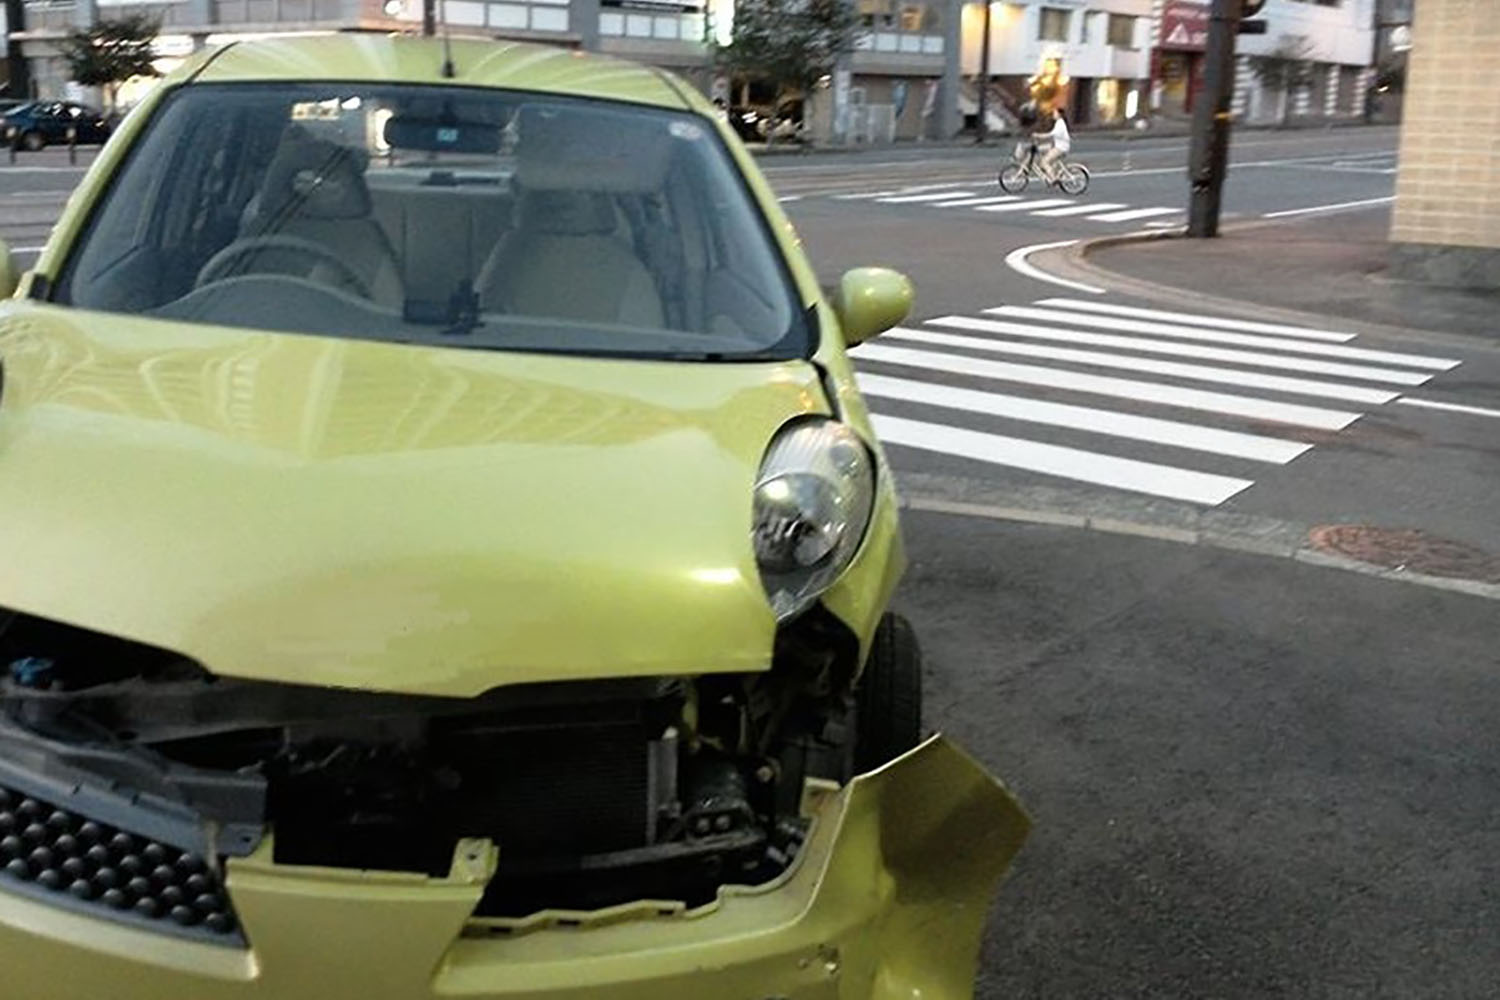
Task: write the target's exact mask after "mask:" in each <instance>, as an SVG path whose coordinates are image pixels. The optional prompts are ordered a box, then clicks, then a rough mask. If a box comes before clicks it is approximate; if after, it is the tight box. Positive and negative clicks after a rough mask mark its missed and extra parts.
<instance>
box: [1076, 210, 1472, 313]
mask: <svg viewBox="0 0 1500 1000" xmlns="http://www.w3.org/2000/svg"><path fill="white" fill-rule="evenodd" d="M1389 231H1390V211H1389V208H1385V209H1380V210H1375V211H1365V212H1350V213H1345V214H1341V215H1324V216H1320V217H1317V218H1308V219H1306V220H1301V221H1298V222H1294V223H1281V224H1275V225H1269V224H1255V225H1251V226H1244V227H1239V228H1236V227H1234V226H1232V225H1231V226H1228V227H1226V228H1225V230H1224V231H1223V235H1221V236H1220V237H1219V238H1218V239H1213V240H1189V239H1186V238H1181V237H1175V236H1174V237H1172V238H1166V239H1153V240H1149V241H1138V242H1121V241H1117V242H1106V243H1101V244H1096V245H1095V246H1093V247H1091V248H1087V249H1086V250H1085V251H1084V252H1085V255H1086V259H1087V263H1088V265H1090V266H1091V267H1092V268H1093V269H1097V270H1102V271H1106V272H1111V273H1113V274H1115V275H1120V276H1123V277H1124V278H1126V279H1130V280H1134V281H1137V282H1149V283H1151V284H1153V285H1158V286H1166V287H1168V288H1173V289H1181V290H1184V291H1188V292H1194V293H1197V294H1200V295H1210V296H1214V297H1218V298H1227V299H1238V300H1241V301H1243V302H1246V303H1251V304H1254V305H1257V306H1263V307H1267V308H1276V309H1293V310H1297V311H1300V312H1309V313H1318V314H1321V315H1324V316H1337V317H1344V318H1347V319H1349V320H1353V321H1359V322H1365V323H1376V324H1380V325H1382V326H1391V327H1402V328H1405V329H1410V330H1432V331H1438V332H1442V333H1458V334H1470V335H1474V336H1487V337H1500V319H1497V313H1500V295H1493V294H1485V293H1480V292H1463V291H1457V290H1454V289H1445V288H1434V287H1432V286H1429V285H1422V284H1413V283H1407V282H1398V281H1395V280H1393V279H1391V278H1389V277H1387V274H1386V266H1387V258H1386V254H1387V247H1388V244H1387V242H1386V240H1387V235H1388V233H1389Z"/></svg>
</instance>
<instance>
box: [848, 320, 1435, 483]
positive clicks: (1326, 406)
mask: <svg viewBox="0 0 1500 1000" xmlns="http://www.w3.org/2000/svg"><path fill="white" fill-rule="evenodd" d="M1083 320H1093V321H1095V322H1094V324H1093V326H1092V327H1091V326H1090V325H1089V324H1088V323H1086V322H1083ZM1075 327H1076V328H1075ZM1355 339H1357V337H1356V335H1355V334H1352V333H1348V332H1346V331H1337V330H1320V329H1316V328H1311V327H1299V326H1292V325H1287V324H1274V323H1266V322H1261V321H1250V320H1239V319H1235V318H1233V317H1223V316H1212V315H1200V314H1196V313H1189V312H1182V311H1176V310H1162V309H1148V308H1144V307H1138V306H1127V305H1122V304H1116V303H1113V302H1108V301H1104V302H1101V301H1097V300H1074V299H1067V298H1051V299H1043V300H1040V301H1038V302H1035V303H1032V304H1031V305H1029V306H998V307H995V308H992V309H987V310H984V311H983V314H982V315H979V316H969V315H948V316H938V317H934V318H932V319H929V320H927V321H925V323H923V324H921V325H917V326H904V327H897V328H896V329H894V330H891V331H888V332H887V333H886V334H885V335H884V336H883V337H882V338H881V339H880V340H879V341H876V342H872V343H866V344H862V345H860V346H859V347H857V348H855V349H854V350H853V351H852V352H851V355H852V357H853V358H854V359H855V362H856V365H857V368H858V375H857V380H858V383H859V386H860V390H861V391H862V392H863V393H864V395H865V396H866V398H867V399H868V401H869V406H870V410H871V413H872V415H873V420H874V424H875V428H876V432H877V433H878V434H879V435H880V437H881V439H882V440H883V441H884V442H885V443H886V444H888V445H892V446H894V447H897V448H908V449H914V450H916V451H919V452H924V453H928V454H941V455H946V456H950V457H953V458H958V459H961V460H966V461H972V462H979V463H983V464H986V465H991V466H999V467H1005V468H1010V469H1015V470H1019V471H1023V472H1030V473H1036V474H1040V475H1045V476H1051V477H1058V478H1062V479H1067V480H1071V481H1075V482H1082V483H1087V484H1090V485H1095V486H1102V487H1108V488H1113V489H1122V490H1128V491H1131V492H1135V493H1142V494H1147V495H1151V496H1157V497H1163V498H1168V499H1173V500H1179V501H1186V502H1189V503H1194V504H1199V505H1204V506H1215V505H1218V504H1221V503H1224V502H1225V501H1226V500H1228V499H1230V498H1232V497H1234V496H1237V495H1239V494H1240V493H1242V492H1243V491H1244V490H1245V489H1247V488H1249V487H1250V486H1252V485H1254V478H1253V476H1254V474H1255V472H1254V470H1255V469H1257V468H1259V469H1264V468H1265V467H1266V466H1273V467H1274V466H1285V465H1287V464H1289V463H1291V462H1293V461H1294V460H1296V459H1298V458H1300V457H1301V456H1303V455H1305V454H1306V453H1308V452H1310V451H1312V450H1313V449H1314V445H1313V444H1312V443H1310V442H1309V441H1306V440H1299V437H1306V436H1307V434H1308V433H1309V432H1330V431H1333V432H1336V431H1340V430H1343V429H1345V428H1347V427H1349V426H1350V425H1352V424H1353V423H1354V422H1356V421H1357V420H1359V418H1360V417H1361V416H1364V415H1365V414H1366V413H1368V412H1370V410H1372V409H1373V408H1375V407H1378V406H1382V405H1385V404H1386V403H1391V402H1404V401H1405V400H1404V399H1402V398H1401V393H1402V391H1404V390H1405V389H1406V388H1407V387H1411V386H1418V385H1423V384H1425V383H1427V382H1429V381H1430V380H1432V379H1434V378H1437V377H1438V376H1439V375H1440V374H1441V373H1442V372H1445V371H1451V370H1452V369H1454V368H1456V367H1458V365H1459V364H1460V362H1459V361H1458V360H1456V359H1452V358H1440V357H1430V356H1427V355H1421V354H1409V353H1406V352H1401V351H1387V350H1373V349H1366V348H1362V347H1358V346H1355V345H1353V344H1350V343H1349V342H1350V341H1353V340H1355ZM1018 359H1019V360H1018ZM1180 359H1192V360H1191V362H1189V361H1185V360H1180ZM1034 361H1035V362H1041V363H1032V362H1034ZM1200 361H1202V362H1213V363H1212V364H1202V363H1198V362H1200ZM1109 372H1128V373H1130V377H1122V376H1121V375H1119V374H1108V373H1109ZM1283 372H1290V373H1295V374H1282V373H1283ZM1074 396H1076V397H1077V400H1078V401H1076V402H1074V401H1071V400H1070V399H1069V398H1068V397H1074ZM1157 409H1164V410H1166V411H1167V412H1165V413H1160V414H1158V413H1155V412H1153V411H1154V410H1157ZM966 421H967V422H978V423H979V424H980V425H981V426H978V427H975V426H966V425H965V422H966ZM1235 421H1239V422H1242V424H1247V425H1248V426H1238V427H1236V426H1233V425H1232V424H1233V422H1235ZM1036 433H1045V434H1046V435H1047V436H1048V437H1049V438H1052V439H1053V440H1045V441H1043V440H1033V435H1035V434H1036ZM1058 438H1060V439H1061V441H1062V442H1063V443H1059V441H1058V440H1057V439H1058ZM1075 438H1076V439H1077V440H1078V443H1077V444H1074V443H1073V441H1074V439H1075ZM1111 443H1113V446H1114V447H1124V448H1126V449H1128V450H1131V451H1133V452H1134V454H1124V455H1122V454H1117V453H1115V451H1114V447H1112V444H1111ZM1142 450H1144V451H1145V452H1146V457H1140V453H1141V452H1142ZM1157 453H1161V454H1162V455H1165V456H1168V457H1167V458H1166V459H1165V460H1160V461H1159V460H1156V458H1157ZM1173 455H1185V456H1188V458H1189V459H1191V457H1192V456H1195V455H1196V456H1198V457H1199V458H1200V459H1208V460H1212V461H1213V462H1214V463H1215V464H1216V465H1217V466H1225V465H1226V463H1227V467H1224V468H1213V469H1202V468H1194V467H1193V466H1194V465H1195V464H1196V463H1194V462H1193V461H1191V460H1189V461H1187V462H1183V460H1182V459H1181V458H1173V457H1171V456H1173ZM1236 463H1239V464H1242V465H1244V468H1235V467H1234V465H1235V464H1236Z"/></svg>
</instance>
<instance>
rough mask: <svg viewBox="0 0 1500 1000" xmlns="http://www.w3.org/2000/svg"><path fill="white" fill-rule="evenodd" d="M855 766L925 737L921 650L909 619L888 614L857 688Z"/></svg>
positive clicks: (867, 766)
mask: <svg viewBox="0 0 1500 1000" xmlns="http://www.w3.org/2000/svg"><path fill="white" fill-rule="evenodd" d="M854 733H855V743H854V771H855V773H856V774H863V773H864V772H866V771H870V770H873V769H875V768H877V767H880V766H881V765H882V764H885V763H887V762H888V761H890V760H892V759H894V758H896V757H899V756H901V755H902V754H904V753H906V752H907V751H908V750H911V749H912V748H913V747H915V746H916V745H917V744H919V743H921V742H922V652H921V649H920V647H918V645H917V636H916V632H914V631H913V630H912V627H911V623H910V622H908V621H907V620H906V619H905V618H902V617H901V616H900V615H896V614H886V615H885V616H884V617H883V618H881V620H880V625H879V626H878V627H877V628H876V630H875V639H874V641H873V643H872V644H871V647H870V659H869V662H867V663H866V664H865V671H864V673H863V674H861V675H860V678H859V686H858V687H857V688H856V689H855V719H854Z"/></svg>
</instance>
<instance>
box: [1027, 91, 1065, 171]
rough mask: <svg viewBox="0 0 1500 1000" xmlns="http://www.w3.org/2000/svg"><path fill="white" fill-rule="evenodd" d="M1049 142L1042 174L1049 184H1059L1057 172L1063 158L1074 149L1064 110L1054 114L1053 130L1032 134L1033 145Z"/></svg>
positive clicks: (1043, 158)
mask: <svg viewBox="0 0 1500 1000" xmlns="http://www.w3.org/2000/svg"><path fill="white" fill-rule="evenodd" d="M1041 139H1046V140H1049V142H1050V145H1049V147H1048V149H1047V152H1045V153H1043V154H1042V162H1041V172H1042V176H1043V177H1045V178H1046V179H1047V182H1048V183H1049V184H1055V183H1057V171H1058V168H1059V167H1060V166H1062V161H1063V157H1065V156H1067V155H1068V152H1069V151H1070V150H1071V149H1072V148H1073V136H1072V134H1071V133H1069V132H1068V122H1067V117H1066V116H1065V115H1064V114H1063V110H1062V108H1057V109H1055V110H1054V111H1053V112H1052V128H1051V130H1050V131H1047V132H1036V133H1033V134H1032V141H1033V145H1032V148H1033V149H1035V148H1036V146H1035V143H1036V141H1038V140H1041Z"/></svg>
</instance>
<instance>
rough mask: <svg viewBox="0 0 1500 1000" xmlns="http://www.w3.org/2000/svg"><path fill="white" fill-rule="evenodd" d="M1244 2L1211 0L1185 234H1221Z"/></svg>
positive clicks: (1195, 124) (1190, 159)
mask: <svg viewBox="0 0 1500 1000" xmlns="http://www.w3.org/2000/svg"><path fill="white" fill-rule="evenodd" d="M1242 7H1243V4H1242V0H1213V12H1212V13H1211V14H1210V20H1209V25H1208V51H1207V53H1206V56H1205V60H1206V61H1205V64H1204V67H1203V70H1204V72H1203V93H1202V94H1201V95H1199V98H1198V106H1197V107H1196V108H1194V109H1193V142H1192V148H1191V152H1190V153H1189V155H1188V176H1189V177H1190V179H1191V180H1192V197H1191V200H1190V201H1189V203H1188V229H1187V234H1188V235H1189V236H1193V237H1198V238H1200V239H1202V238H1207V237H1211V236H1217V235H1219V207H1220V204H1221V202H1222V199H1223V193H1224V169H1225V165H1226V164H1227V163H1228V160H1229V120H1230V110H1229V109H1230V105H1231V104H1232V103H1233V101H1234V38H1235V35H1236V34H1237V33H1238V31H1239V25H1240V13H1241V10H1242Z"/></svg>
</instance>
